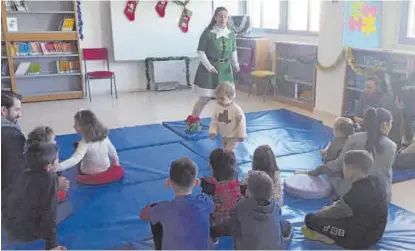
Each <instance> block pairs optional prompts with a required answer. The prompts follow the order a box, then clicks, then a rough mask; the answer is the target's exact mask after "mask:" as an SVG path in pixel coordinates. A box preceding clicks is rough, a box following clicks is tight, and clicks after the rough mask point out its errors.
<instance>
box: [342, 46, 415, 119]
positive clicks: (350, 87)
mask: <svg viewBox="0 0 415 251" xmlns="http://www.w3.org/2000/svg"><path fill="white" fill-rule="evenodd" d="M352 54H353V56H354V58H355V60H356V65H357V66H358V67H360V68H362V69H371V68H374V67H375V66H377V65H379V63H382V67H381V70H380V71H379V72H377V73H375V74H373V75H376V76H378V77H379V78H380V79H383V78H384V76H385V74H388V75H389V78H390V86H389V88H390V89H391V91H392V92H394V91H395V90H396V89H397V88H398V87H397V86H395V85H394V84H396V83H399V82H400V80H404V79H407V78H408V77H409V76H410V74H412V73H413V72H415V53H414V52H408V51H394V50H379V49H357V48H353V49H352ZM367 77H368V76H361V75H358V74H356V73H355V72H354V71H353V69H352V68H351V67H350V66H349V65H348V64H347V65H346V75H345V78H344V94H343V106H342V114H345V115H350V114H355V112H356V107H357V103H358V101H359V100H360V98H361V97H362V96H363V95H364V88H365V82H366V78H367Z"/></svg>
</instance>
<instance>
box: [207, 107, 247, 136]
mask: <svg viewBox="0 0 415 251" xmlns="http://www.w3.org/2000/svg"><path fill="white" fill-rule="evenodd" d="M209 134H214V135H217V134H219V135H220V136H221V137H222V138H245V137H246V119H245V114H244V112H243V111H242V109H241V107H239V106H238V105H237V104H235V102H232V103H231V104H229V105H227V106H221V105H219V104H217V105H216V108H215V112H214V113H213V116H212V122H211V123H210V128H209Z"/></svg>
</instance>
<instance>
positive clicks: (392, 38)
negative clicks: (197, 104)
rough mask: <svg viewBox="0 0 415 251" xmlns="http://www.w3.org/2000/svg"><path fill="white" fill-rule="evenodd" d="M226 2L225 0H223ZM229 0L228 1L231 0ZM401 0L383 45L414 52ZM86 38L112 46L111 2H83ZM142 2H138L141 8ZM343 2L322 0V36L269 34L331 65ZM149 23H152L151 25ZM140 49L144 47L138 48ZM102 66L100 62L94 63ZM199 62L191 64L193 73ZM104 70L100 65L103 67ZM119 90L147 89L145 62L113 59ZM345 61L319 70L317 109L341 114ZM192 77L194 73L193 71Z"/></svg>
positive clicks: (97, 87)
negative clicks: (405, 35)
mask: <svg viewBox="0 0 415 251" xmlns="http://www.w3.org/2000/svg"><path fill="white" fill-rule="evenodd" d="M222 1H224V2H226V0H222ZM228 1H229V0H228ZM401 4H402V1H384V2H383V12H384V13H383V23H382V47H383V48H385V49H405V50H413V51H415V45H412V46H408V45H406V46H405V45H399V43H398V30H399V21H400V12H401ZM81 7H82V12H83V16H82V18H83V22H84V28H83V30H84V40H83V41H82V43H81V46H82V47H108V48H109V49H110V50H111V49H112V37H111V23H110V22H111V19H110V9H109V8H110V4H109V2H108V1H82V5H81ZM139 7H140V4H139V5H138V8H139ZM344 11H345V4H344V2H338V3H332V1H323V5H322V11H321V20H320V23H321V24H320V33H319V36H292V35H281V34H268V35H265V36H266V37H268V38H270V40H272V41H299V42H308V43H318V44H319V54H318V57H319V60H320V62H321V63H323V64H331V63H332V62H334V60H335V59H336V57H337V56H338V55H339V53H340V51H341V49H342V44H343V25H344ZM149 25H150V24H149ZM139 49H145V47H143V48H139ZM92 66H94V67H99V68H100V67H102V66H101V65H96V64H94V65H92ZM196 66H197V61H195V62H193V63H192V64H191V69H192V72H194V70H195V68H196ZM100 69H101V68H100ZM111 69H112V70H113V71H115V74H116V77H117V84H118V88H119V90H120V91H138V90H145V86H146V77H145V70H144V63H143V62H111ZM344 69H345V66H344V64H343V65H341V66H340V67H339V68H338V69H336V70H335V71H332V72H320V71H319V72H318V73H317V88H316V108H315V109H316V110H319V111H324V112H329V113H331V114H335V115H339V114H340V112H341V105H342V98H343V81H344ZM192 79H193V74H192ZM108 91H109V83H108V82H107V81H102V82H100V80H95V81H94V82H93V84H92V92H93V94H96V93H105V92H108Z"/></svg>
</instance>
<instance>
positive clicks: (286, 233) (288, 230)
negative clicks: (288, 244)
mask: <svg viewBox="0 0 415 251" xmlns="http://www.w3.org/2000/svg"><path fill="white" fill-rule="evenodd" d="M281 234H282V238H283V239H284V240H285V241H288V240H289V239H291V237H292V235H293V226H292V225H291V223H289V222H288V221H281Z"/></svg>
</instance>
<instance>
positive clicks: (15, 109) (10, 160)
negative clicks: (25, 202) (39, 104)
mask: <svg viewBox="0 0 415 251" xmlns="http://www.w3.org/2000/svg"><path fill="white" fill-rule="evenodd" d="M21 101H22V96H21V95H19V94H17V93H14V92H9V91H2V92H1V192H2V202H3V201H6V200H5V199H6V198H5V197H4V196H5V195H7V194H9V189H10V187H11V184H12V183H13V181H14V180H15V178H16V175H17V174H19V173H21V172H23V170H24V169H25V161H24V160H23V151H24V146H25V140H26V139H25V136H24V135H23V133H22V131H21V130H20V127H19V126H18V124H17V121H18V120H19V119H20V118H21V117H22V103H21ZM2 208H3V205H2Z"/></svg>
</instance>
